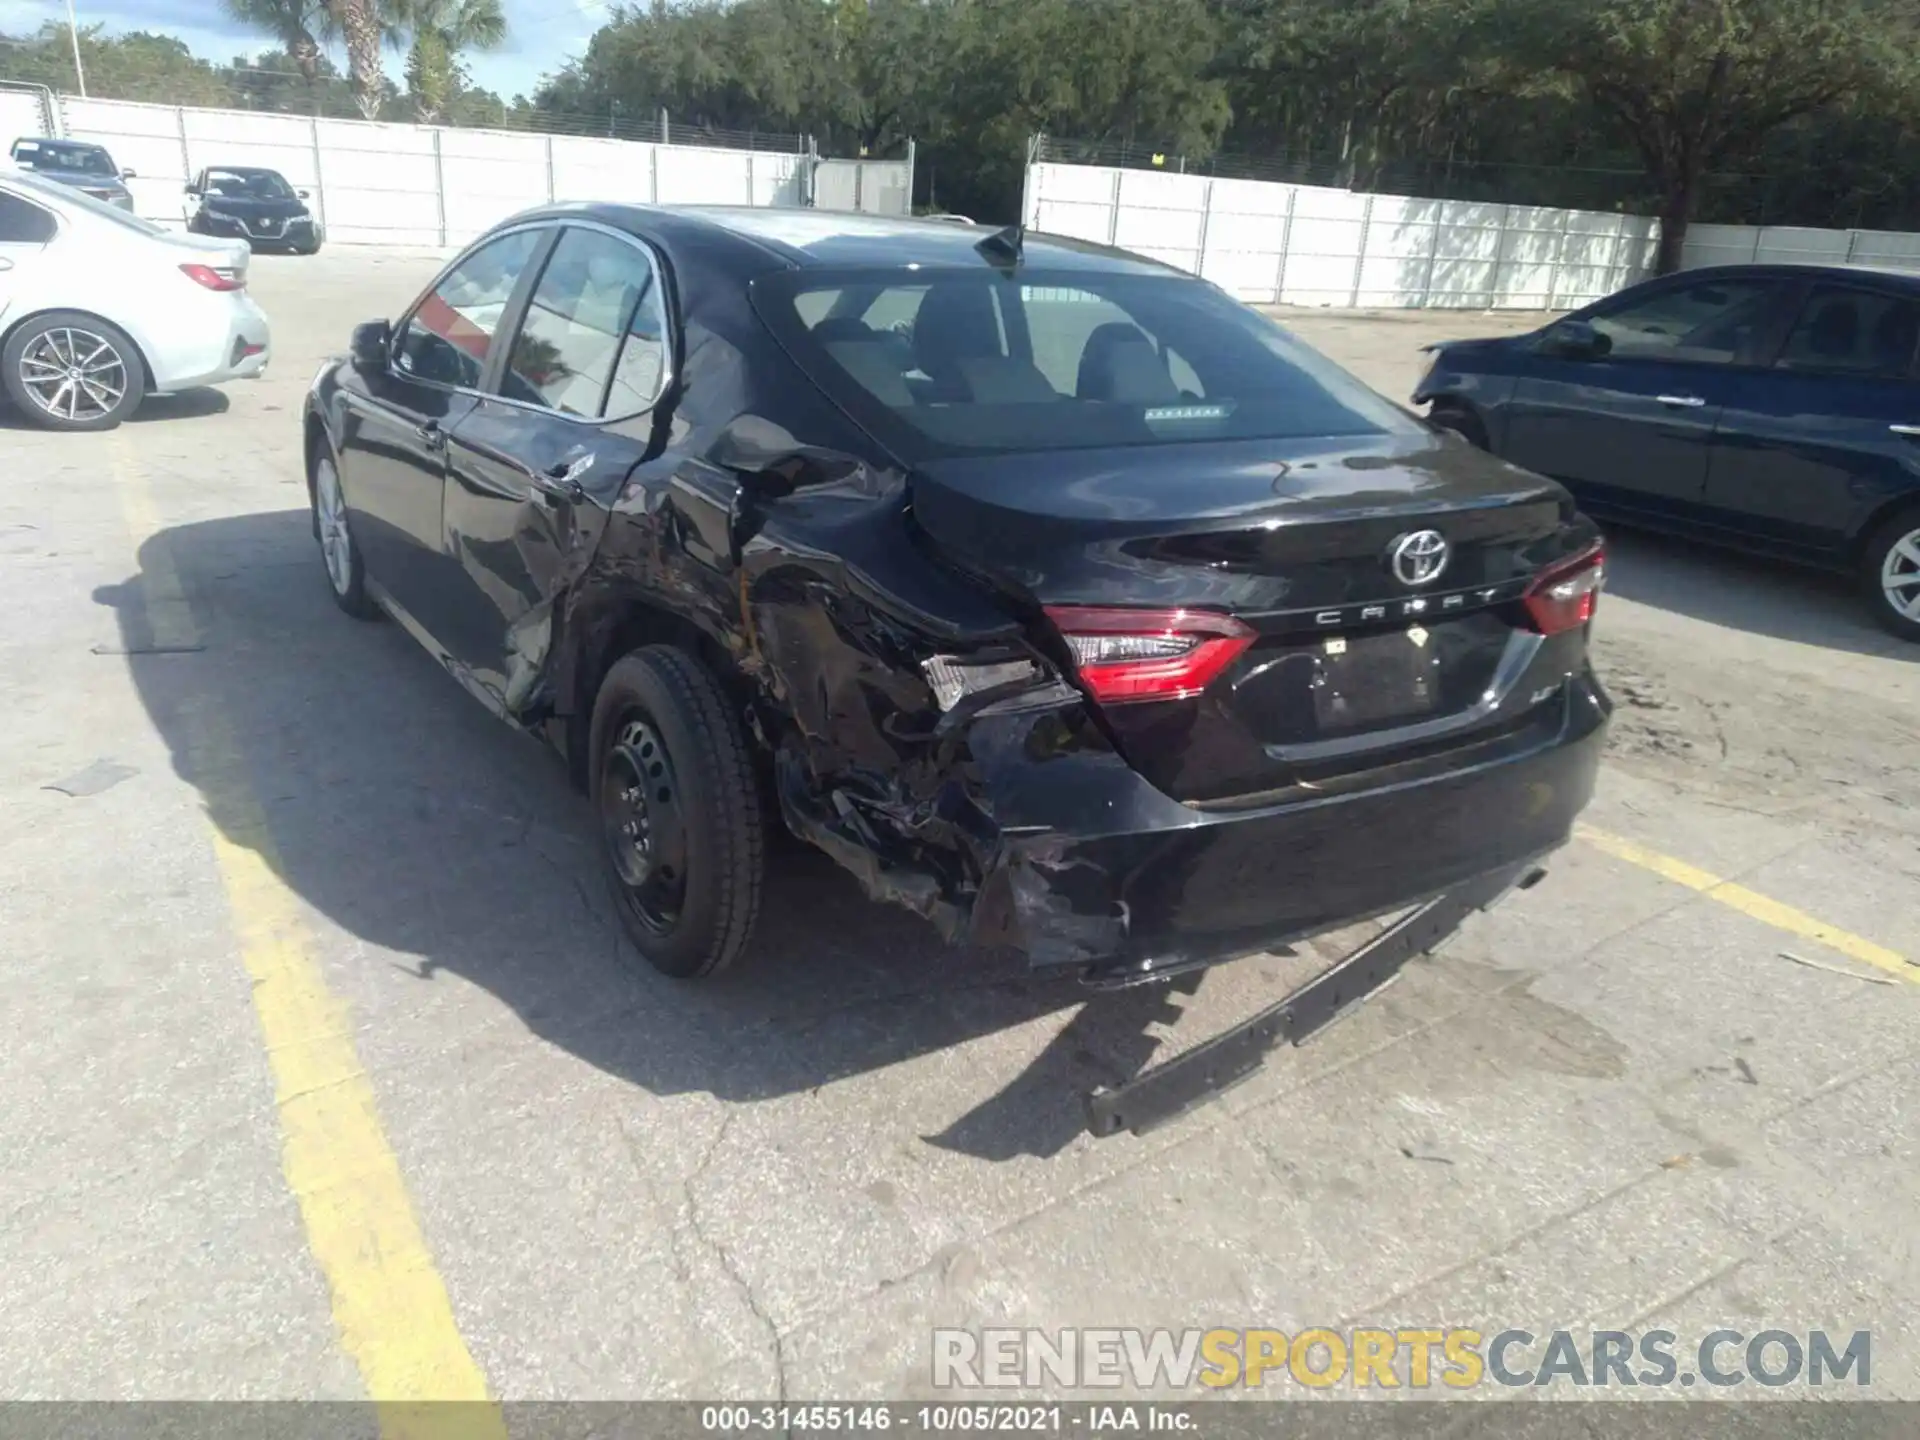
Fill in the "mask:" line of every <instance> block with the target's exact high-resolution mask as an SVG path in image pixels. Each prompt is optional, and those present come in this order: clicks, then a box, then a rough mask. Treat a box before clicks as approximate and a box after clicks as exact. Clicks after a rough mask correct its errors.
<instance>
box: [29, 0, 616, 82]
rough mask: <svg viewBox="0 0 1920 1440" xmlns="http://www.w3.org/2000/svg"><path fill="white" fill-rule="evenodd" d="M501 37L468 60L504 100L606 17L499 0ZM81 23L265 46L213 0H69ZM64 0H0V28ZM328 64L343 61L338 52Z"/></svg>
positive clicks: (588, 10) (568, 6)
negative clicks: (499, 43)
mask: <svg viewBox="0 0 1920 1440" xmlns="http://www.w3.org/2000/svg"><path fill="white" fill-rule="evenodd" d="M503 3H504V4H505V6H506V11H507V43H506V45H505V47H504V48H502V49H500V50H497V51H495V52H494V53H493V54H491V55H474V56H471V57H469V60H468V64H469V66H470V67H471V69H472V71H473V77H474V79H475V81H476V82H477V83H479V84H481V85H484V86H486V87H487V89H489V90H494V91H497V92H498V93H499V94H501V95H503V96H505V97H506V98H508V99H512V98H513V96H514V95H515V94H516V93H520V92H530V91H531V90H532V89H533V87H534V85H535V84H536V83H538V81H539V79H540V77H541V76H542V75H545V74H547V73H549V72H550V71H553V70H557V69H559V68H560V66H562V65H564V64H565V63H566V62H567V61H568V60H570V59H572V58H573V57H574V56H576V55H578V54H580V53H581V52H582V51H583V50H584V49H585V48H586V43H587V37H588V36H590V35H592V34H593V32H594V31H595V30H596V29H598V28H599V27H600V25H601V23H602V22H603V21H604V20H605V19H606V14H607V0H503ZM74 8H75V12H76V13H77V15H78V16H79V20H80V24H81V26H82V27H83V28H84V27H85V26H88V25H104V26H106V27H107V29H108V30H109V31H111V32H118V31H125V30H153V31H158V32H160V33H162V34H166V35H174V36H177V37H178V38H180V39H181V40H184V41H185V42H186V43H187V45H188V47H189V48H190V49H192V51H193V52H194V54H196V55H199V56H201V57H203V58H205V59H209V60H218V61H227V60H231V59H232V58H233V57H234V56H235V55H251V54H253V53H254V52H255V51H257V50H260V49H263V48H272V47H273V40H272V38H271V37H268V36H262V35H258V34H255V33H253V32H250V31H247V30H243V29H241V28H240V27H238V26H236V25H235V24H234V23H233V22H232V21H231V20H229V19H227V18H226V16H225V14H224V13H223V12H222V10H221V7H220V0H74ZM66 14H67V12H66V3H65V0H0V34H13V35H17V34H22V33H31V32H32V31H35V30H38V29H39V28H40V26H41V25H43V24H45V23H46V22H47V21H49V20H61V21H64V20H65V19H66ZM335 61H336V63H339V64H340V67H341V69H342V70H344V69H345V68H346V66H345V63H344V57H342V56H336V57H335ZM387 73H388V75H390V76H392V77H393V78H394V80H395V81H396V82H397V81H398V80H399V79H400V60H399V57H398V56H394V55H391V54H390V55H389V56H388V57H387Z"/></svg>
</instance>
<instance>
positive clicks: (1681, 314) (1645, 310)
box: [1589, 279, 1776, 365]
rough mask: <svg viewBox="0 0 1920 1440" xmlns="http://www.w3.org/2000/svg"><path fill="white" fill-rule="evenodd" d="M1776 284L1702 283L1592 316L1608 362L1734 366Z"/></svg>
mask: <svg viewBox="0 0 1920 1440" xmlns="http://www.w3.org/2000/svg"><path fill="white" fill-rule="evenodd" d="M1775 288H1776V284H1775V282H1774V281H1772V280H1761V279H1750V280H1741V279H1735V280H1719V279H1716V280H1702V281H1697V282H1695V283H1694V284H1691V285H1680V286H1676V287H1675V288H1673V289H1670V290H1662V291H1660V292H1659V293H1658V294H1654V295H1647V296H1640V297H1636V298H1632V299H1629V300H1626V301H1625V302H1623V303H1619V304H1615V305H1611V306H1609V307H1607V308H1606V309H1604V310H1602V311H1600V312H1599V313H1598V314H1595V315H1592V316H1590V317H1589V320H1590V322H1591V323H1592V325H1593V328H1594V329H1596V330H1598V331H1599V332H1600V333H1601V334H1603V335H1605V336H1606V337H1607V338H1608V339H1609V340H1611V341H1612V342H1613V348H1612V349H1611V350H1610V351H1608V355H1609V358H1612V359H1620V360H1628V359H1641V360H1691V361H1695V362H1700V363H1706V364H1719V365H1730V364H1732V363H1733V362H1734V361H1735V360H1736V359H1738V358H1739V356H1740V354H1741V352H1742V351H1743V350H1745V349H1746V348H1747V346H1748V345H1749V344H1751V343H1752V341H1753V339H1754V337H1755V335H1756V334H1758V332H1759V327H1760V323H1761V322H1762V321H1763V320H1764V319H1765V318H1766V310H1767V301H1768V300H1769V299H1770V298H1771V297H1772V295H1773V292H1774V290H1775Z"/></svg>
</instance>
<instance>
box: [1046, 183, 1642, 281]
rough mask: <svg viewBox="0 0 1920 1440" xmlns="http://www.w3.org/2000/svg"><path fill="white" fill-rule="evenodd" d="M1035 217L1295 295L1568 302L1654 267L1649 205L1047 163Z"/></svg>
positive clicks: (1060, 230) (1213, 276)
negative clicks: (1362, 189) (1482, 200)
mask: <svg viewBox="0 0 1920 1440" xmlns="http://www.w3.org/2000/svg"><path fill="white" fill-rule="evenodd" d="M1025 204H1026V216H1025V219H1026V223H1027V224H1029V225H1031V226H1033V227H1034V228H1035V229H1039V230H1050V231H1053V232H1054V233H1056V234H1063V235H1072V236H1076V237H1078V238H1081V239H1087V240H1096V241H1100V242H1102V243H1104V244H1111V245H1119V246H1121V247H1123V248H1125V249H1128V250H1134V251H1137V252H1139V253H1141V254H1143V255H1149V256H1152V257H1154V258H1155V259H1159V260H1164V261H1166V262H1167V263H1169V264H1172V265H1177V266H1179V267H1180V268H1181V269H1183V270H1188V271H1191V272H1193V273H1195V274H1197V275H1201V276H1204V277H1205V278H1206V279H1208V280H1211V281H1213V282H1214V283H1215V284H1217V285H1219V286H1220V287H1221V288H1222V289H1224V290H1226V291H1228V292H1230V293H1231V294H1234V295H1237V296H1238V297H1240V298H1241V299H1243V300H1250V301H1254V302H1259V303H1281V304H1287V305H1326V306H1364V307H1381V308H1389V307H1392V308H1398V307H1421V306H1432V307H1453V308H1473V309H1495V308H1498V309H1568V308H1572V307H1574V306H1579V305H1584V304H1586V303H1588V302H1589V301H1592V300H1597V299H1599V298H1600V297H1601V296H1603V295H1609V294H1611V293H1613V291H1615V290H1618V289H1619V288H1620V287H1621V286H1623V285H1629V284H1632V283H1633V282H1634V281H1635V280H1638V279H1641V278H1642V277H1643V276H1644V275H1646V273H1647V272H1648V269H1649V267H1650V266H1651V264H1652V261H1653V254H1654V247H1655V244H1656V242H1657V236H1658V228H1657V226H1656V225H1655V223H1654V222H1653V221H1651V220H1649V219H1647V218H1646V217H1644V216H1639V215H1610V214H1601V213H1596V212H1591V211H1584V210H1543V209H1535V208H1531V207H1528V206H1524V205H1488V204H1476V203H1472V202H1468V201H1459V200H1422V199H1415V198H1410V197H1407V196H1400V195H1367V194H1359V193H1355V192H1352V191H1347V190H1331V189H1324V188H1321V187H1318V186H1312V185H1283V184H1275V183H1272V182H1269V181H1260V180H1222V179H1214V178H1211V177H1208V176H1202V175H1170V174H1167V173H1165V172H1163V171H1157V170H1125V169H1110V168H1107V167H1104V166H1093V165H1056V164H1050V163H1041V164H1036V165H1032V166H1029V167H1028V170H1027V191H1026V201H1025Z"/></svg>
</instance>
